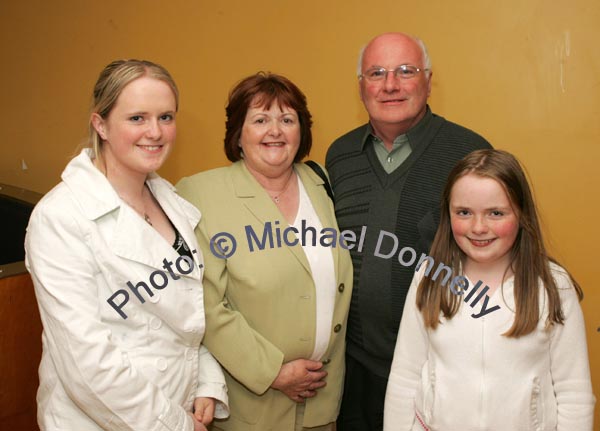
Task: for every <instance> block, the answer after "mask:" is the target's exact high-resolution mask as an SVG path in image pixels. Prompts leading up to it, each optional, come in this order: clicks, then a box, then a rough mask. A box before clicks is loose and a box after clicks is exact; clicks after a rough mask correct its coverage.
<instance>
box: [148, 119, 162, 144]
mask: <svg viewBox="0 0 600 431" xmlns="http://www.w3.org/2000/svg"><path fill="white" fill-rule="evenodd" d="M161 136H162V130H161V128H160V124H159V123H158V120H152V121H149V122H148V128H147V129H146V137H147V138H148V139H152V140H157V139H160V137H161Z"/></svg>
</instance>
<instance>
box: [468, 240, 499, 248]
mask: <svg viewBox="0 0 600 431" xmlns="http://www.w3.org/2000/svg"><path fill="white" fill-rule="evenodd" d="M495 240H496V238H492V239H473V238H469V241H470V242H471V244H473V245H474V246H475V247H487V246H488V245H490V244H491V243H492V242H494V241H495Z"/></svg>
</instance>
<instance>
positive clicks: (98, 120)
mask: <svg viewBox="0 0 600 431" xmlns="http://www.w3.org/2000/svg"><path fill="white" fill-rule="evenodd" d="M90 121H91V122H92V126H93V127H94V129H95V130H96V133H98V135H100V138H102V140H103V141H106V122H105V121H104V118H102V117H101V116H100V114H98V113H97V112H94V113H92V117H91V119H90Z"/></svg>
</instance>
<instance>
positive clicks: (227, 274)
mask: <svg viewBox="0 0 600 431" xmlns="http://www.w3.org/2000/svg"><path fill="white" fill-rule="evenodd" d="M294 167H295V169H296V172H297V173H298V175H299V177H300V179H301V180H302V183H303V184H304V187H305V189H306V192H307V194H308V196H309V198H310V201H311V203H312V205H313V207H314V209H315V211H316V213H317V215H318V216H319V219H320V221H321V223H322V225H323V228H334V229H335V230H336V231H337V230H338V226H337V222H336V219H335V213H334V209H333V205H332V202H331V200H330V199H329V197H328V196H327V193H326V191H325V188H324V185H323V180H321V178H319V176H318V175H316V174H315V173H314V172H313V171H312V169H311V168H309V167H308V166H306V165H305V164H302V163H301V164H296V165H294ZM177 189H178V191H179V193H180V194H181V196H183V197H184V198H185V199H187V200H189V201H190V202H191V203H192V204H194V205H195V206H197V207H198V209H200V211H201V213H202V218H201V221H200V224H199V225H198V227H197V228H196V235H197V237H198V242H199V245H200V248H201V250H202V252H203V253H204V262H205V265H206V268H205V273H204V289H205V296H204V298H205V299H204V300H205V311H206V332H205V338H204V340H203V344H204V345H206V346H207V347H208V349H209V350H210V352H211V353H212V354H213V355H214V356H215V357H216V358H217V360H218V361H219V362H220V363H221V365H222V366H223V367H224V368H225V370H226V379H227V386H228V388H229V404H230V410H231V416H230V417H229V419H227V420H224V421H221V420H218V421H216V422H215V424H216V425H217V426H218V427H220V428H223V429H225V430H233V431H252V430H257V431H258V430H260V431H266V430H277V431H287V430H293V429H294V421H295V415H296V403H295V402H294V401H292V400H290V399H289V398H288V397H287V396H286V395H285V394H283V393H282V392H280V391H277V390H274V389H270V388H269V386H270V385H271V383H272V382H273V380H275V377H276V376H277V374H278V373H279V369H280V368H281V365H282V364H283V363H285V362H288V361H291V360H294V359H299V358H305V359H306V358H309V357H310V356H311V354H312V352H313V349H314V345H315V332H316V302H315V285H314V282H313V279H312V275H311V271H310V266H309V264H308V261H307V259H306V256H305V255H304V252H303V250H302V247H301V245H299V244H297V245H294V246H288V245H286V244H285V242H284V241H283V239H282V240H281V247H279V246H278V241H277V229H280V233H281V232H282V231H283V230H284V229H285V228H286V227H287V226H288V223H287V222H286V221H285V218H284V217H283V215H282V214H281V213H280V212H279V210H278V208H277V207H276V205H275V203H274V202H273V201H272V200H271V198H270V197H269V195H268V194H267V192H266V191H265V190H264V189H263V188H262V187H261V186H260V185H259V184H258V182H257V181H256V180H255V179H254V177H253V176H252V174H251V173H250V172H249V171H248V170H247V168H246V165H245V164H244V162H243V161H239V162H236V163H233V164H232V165H231V166H229V167H226V168H219V169H214V170H210V171H207V172H202V173H199V174H197V175H194V176H192V177H188V178H184V179H182V180H181V181H180V182H179V184H178V185H177ZM269 222H270V226H271V231H272V235H273V247H271V246H270V244H269V241H268V240H267V241H266V242H265V244H264V248H263V249H262V250H259V247H258V246H260V245H261V244H260V242H262V240H263V233H264V229H265V227H268V226H269ZM250 231H252V232H253V233H254V234H255V237H256V238H257V239H258V241H259V243H257V242H256V241H255V240H254V237H253V236H252V234H251V233H250ZM222 232H226V233H228V234H230V235H231V236H232V237H233V238H234V239H235V241H236V243H237V245H236V249H235V252H234V253H233V255H231V256H229V257H227V258H221V257H217V256H216V254H222V253H223V252H225V254H228V253H230V252H231V251H232V250H233V248H232V245H231V240H230V239H227V240H226V241H225V242H219V241H216V242H213V244H212V247H213V250H214V251H215V252H216V253H215V252H213V251H211V244H210V242H211V241H210V240H211V238H212V237H213V236H214V235H216V234H218V233H222ZM264 238H265V239H267V238H268V236H267V237H264ZM293 238H294V236H293V234H291V233H290V234H289V235H288V237H287V240H288V242H290V243H291V242H293ZM325 243H326V244H329V243H331V241H326V242H325ZM250 244H251V245H252V248H253V249H254V251H250V248H251V247H250ZM227 247H229V248H228V249H227V250H225V249H226V248H227ZM331 249H332V252H333V262H334V266H335V275H336V280H337V291H336V298H335V308H334V313H333V321H332V325H331V336H330V339H329V346H328V348H327V352H326V353H325V355H324V356H323V359H322V361H323V363H324V364H325V365H324V369H325V370H326V371H327V372H328V375H327V377H326V381H327V385H326V386H325V387H324V388H322V389H320V390H318V392H317V396H315V397H314V398H310V399H308V400H307V401H306V409H305V413H304V426H305V427H314V426H319V425H325V424H327V423H330V422H333V421H335V420H336V418H337V415H338V411H339V406H340V402H341V393H342V386H343V381H344V350H345V334H346V320H347V317H348V308H349V307H350V297H351V293H352V292H351V290H352V264H351V261H350V254H349V253H348V250H346V249H344V248H342V247H340V246H339V241H338V242H337V244H336V246H335V247H332V248H331Z"/></svg>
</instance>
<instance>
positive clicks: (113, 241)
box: [62, 149, 201, 278]
mask: <svg viewBox="0 0 600 431" xmlns="http://www.w3.org/2000/svg"><path fill="white" fill-rule="evenodd" d="M91 157H92V152H91V150H90V149H84V150H83V151H82V152H81V153H80V154H79V155H78V156H77V157H75V158H74V159H73V160H72V161H71V162H70V163H69V164H68V165H67V167H66V168H65V170H64V172H63V174H62V180H63V182H64V183H65V184H66V186H67V187H68V188H69V190H70V191H71V192H72V193H73V195H74V198H75V200H76V201H77V202H78V204H79V207H80V209H81V212H82V213H83V215H84V216H85V217H87V218H88V219H89V220H90V221H94V222H99V221H100V220H102V219H103V218H104V217H107V216H108V215H110V214H113V213H115V219H116V224H115V225H114V227H113V230H112V233H111V235H110V239H109V240H108V243H109V246H110V247H111V249H112V251H113V252H114V253H115V254H116V255H117V256H120V257H123V258H125V259H129V260H134V261H137V262H140V263H143V264H145V265H148V266H151V267H154V268H162V267H163V265H164V263H163V260H164V259H167V260H173V259H177V258H178V257H179V255H178V254H177V252H176V251H175V250H174V249H173V247H172V246H171V244H168V243H167V242H166V241H165V240H164V238H162V237H160V234H159V233H158V232H156V231H155V230H154V229H153V228H152V227H151V226H149V225H148V224H147V223H146V222H144V221H143V220H142V219H141V218H140V217H139V216H138V215H137V214H136V213H135V211H134V210H133V209H131V208H129V207H127V206H126V205H124V204H123V201H122V200H121V199H120V198H119V195H118V194H117V192H116V191H115V190H114V189H113V187H112V186H111V184H110V183H109V181H108V180H107V179H106V177H105V176H104V175H103V174H102V173H101V172H100V171H99V170H98V169H97V168H96V167H95V166H94V164H93V162H92V159H91ZM146 184H147V185H148V188H149V189H150V191H151V192H152V194H153V195H154V197H155V198H156V200H157V201H158V203H159V204H160V206H161V208H162V209H163V211H164V212H165V214H166V215H167V217H168V218H169V220H170V221H171V223H172V224H173V225H174V226H175V228H176V229H177V230H178V231H179V232H180V233H181V235H182V236H183V238H184V239H185V241H186V242H187V244H188V246H189V247H190V249H191V250H197V248H198V247H197V246H196V244H197V242H196V237H195V234H194V228H195V227H196V226H197V225H198V222H199V221H200V216H201V215H200V211H199V210H198V209H197V208H196V207H194V206H193V205H192V204H190V203H189V202H187V201H186V200H184V199H183V198H181V197H180V196H179V195H177V194H176V193H175V192H174V191H175V188H174V187H173V186H172V185H171V184H170V183H169V182H168V181H166V180H164V179H162V178H161V177H159V176H158V175H157V174H155V173H151V174H149V175H148V179H147V180H146ZM117 210H118V211H117ZM145 244H147V245H148V246H146V247H144V245H145ZM158 244H162V245H163V246H159V245H158ZM200 259H201V253H200V251H199V250H198V251H197V253H196V254H194V260H195V261H196V266H198V265H199V263H200ZM184 269H185V268H184ZM189 276H190V277H194V278H197V277H199V275H198V271H194V272H192V273H191V274H189Z"/></svg>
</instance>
